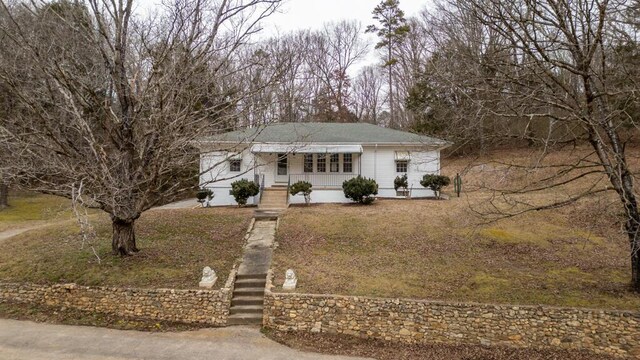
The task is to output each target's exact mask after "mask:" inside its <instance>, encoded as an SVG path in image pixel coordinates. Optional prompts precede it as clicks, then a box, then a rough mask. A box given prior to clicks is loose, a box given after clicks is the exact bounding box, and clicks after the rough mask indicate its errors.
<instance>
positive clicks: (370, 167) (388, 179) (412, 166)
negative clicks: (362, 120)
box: [362, 146, 440, 197]
mask: <svg viewBox="0 0 640 360" xmlns="http://www.w3.org/2000/svg"><path fill="white" fill-rule="evenodd" d="M363 150H364V152H363V154H362V176H364V177H368V178H372V179H375V180H376V182H377V183H378V196H381V197H396V191H395V189H394V188H393V182H394V180H395V179H396V177H397V176H399V175H401V174H400V173H396V162H395V153H396V151H409V152H410V153H411V161H409V167H408V169H407V180H408V182H409V189H410V190H411V196H412V197H428V196H434V194H433V191H431V190H428V189H425V188H424V187H422V185H420V180H422V176H424V175H425V174H439V173H440V153H439V151H437V150H431V151H424V150H421V149H419V148H399V147H392V146H377V147H376V146H366V147H363Z"/></svg>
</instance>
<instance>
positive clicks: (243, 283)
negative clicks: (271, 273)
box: [234, 278, 267, 289]
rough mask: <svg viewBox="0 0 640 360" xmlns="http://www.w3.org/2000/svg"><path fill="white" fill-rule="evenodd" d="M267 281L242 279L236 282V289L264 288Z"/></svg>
mask: <svg viewBox="0 0 640 360" xmlns="http://www.w3.org/2000/svg"><path fill="white" fill-rule="evenodd" d="M266 283H267V280H266V279H265V278H262V279H240V280H236V282H235V285H234V288H236V289H242V288H258V287H261V288H264V286H265V285H266Z"/></svg>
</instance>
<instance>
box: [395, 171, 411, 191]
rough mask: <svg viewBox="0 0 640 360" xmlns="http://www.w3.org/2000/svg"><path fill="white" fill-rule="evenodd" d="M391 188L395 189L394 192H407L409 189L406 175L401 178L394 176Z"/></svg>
mask: <svg viewBox="0 0 640 360" xmlns="http://www.w3.org/2000/svg"><path fill="white" fill-rule="evenodd" d="M393 188H394V189H396V191H398V189H403V190H404V191H407V189H408V188H409V181H408V180H407V174H404V175H402V176H396V179H395V180H393Z"/></svg>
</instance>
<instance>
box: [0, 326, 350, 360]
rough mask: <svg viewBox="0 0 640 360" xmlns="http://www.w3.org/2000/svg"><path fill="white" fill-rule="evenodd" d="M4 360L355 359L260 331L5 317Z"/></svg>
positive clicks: (0, 339)
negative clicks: (293, 345)
mask: <svg viewBox="0 0 640 360" xmlns="http://www.w3.org/2000/svg"><path fill="white" fill-rule="evenodd" d="M0 359H2V360H17V359H20V360H26V359H29V360H32V359H34V360H35V359H38V360H40V359H47V360H71V359H74V360H76V359H82V360H125V359H126V360H131V359H154V360H155V359H158V360H162V359H167V360H169V359H170V360H181V359H215V360H235V359H238V360H245V359H255V360H275V359H300V360H355V359H357V358H353V357H338V356H328V355H320V354H313V353H303V352H299V351H297V350H293V349H290V348H288V347H286V346H283V345H280V344H278V343H276V342H274V341H271V340H269V339H267V338H266V337H265V336H264V335H262V334H261V333H260V331H259V330H258V329H257V328H251V327H228V328H220V329H202V330H197V331H186V332H176V333H145V332H138V331H124V330H113V329H104V328H94V327H87V326H66V325H51V324H41V323H34V322H30V321H17V320H6V319H0Z"/></svg>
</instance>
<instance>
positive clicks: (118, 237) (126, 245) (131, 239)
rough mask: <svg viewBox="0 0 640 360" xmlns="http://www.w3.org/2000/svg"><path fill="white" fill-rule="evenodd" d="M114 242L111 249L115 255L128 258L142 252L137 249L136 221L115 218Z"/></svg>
mask: <svg viewBox="0 0 640 360" xmlns="http://www.w3.org/2000/svg"><path fill="white" fill-rule="evenodd" d="M111 221H112V225H113V240H112V241H111V249H112V252H113V255H120V256H128V255H133V253H136V252H138V251H140V250H138V248H137V247H136V234H135V231H134V222H135V220H125V219H118V218H113V219H112V220H111Z"/></svg>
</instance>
